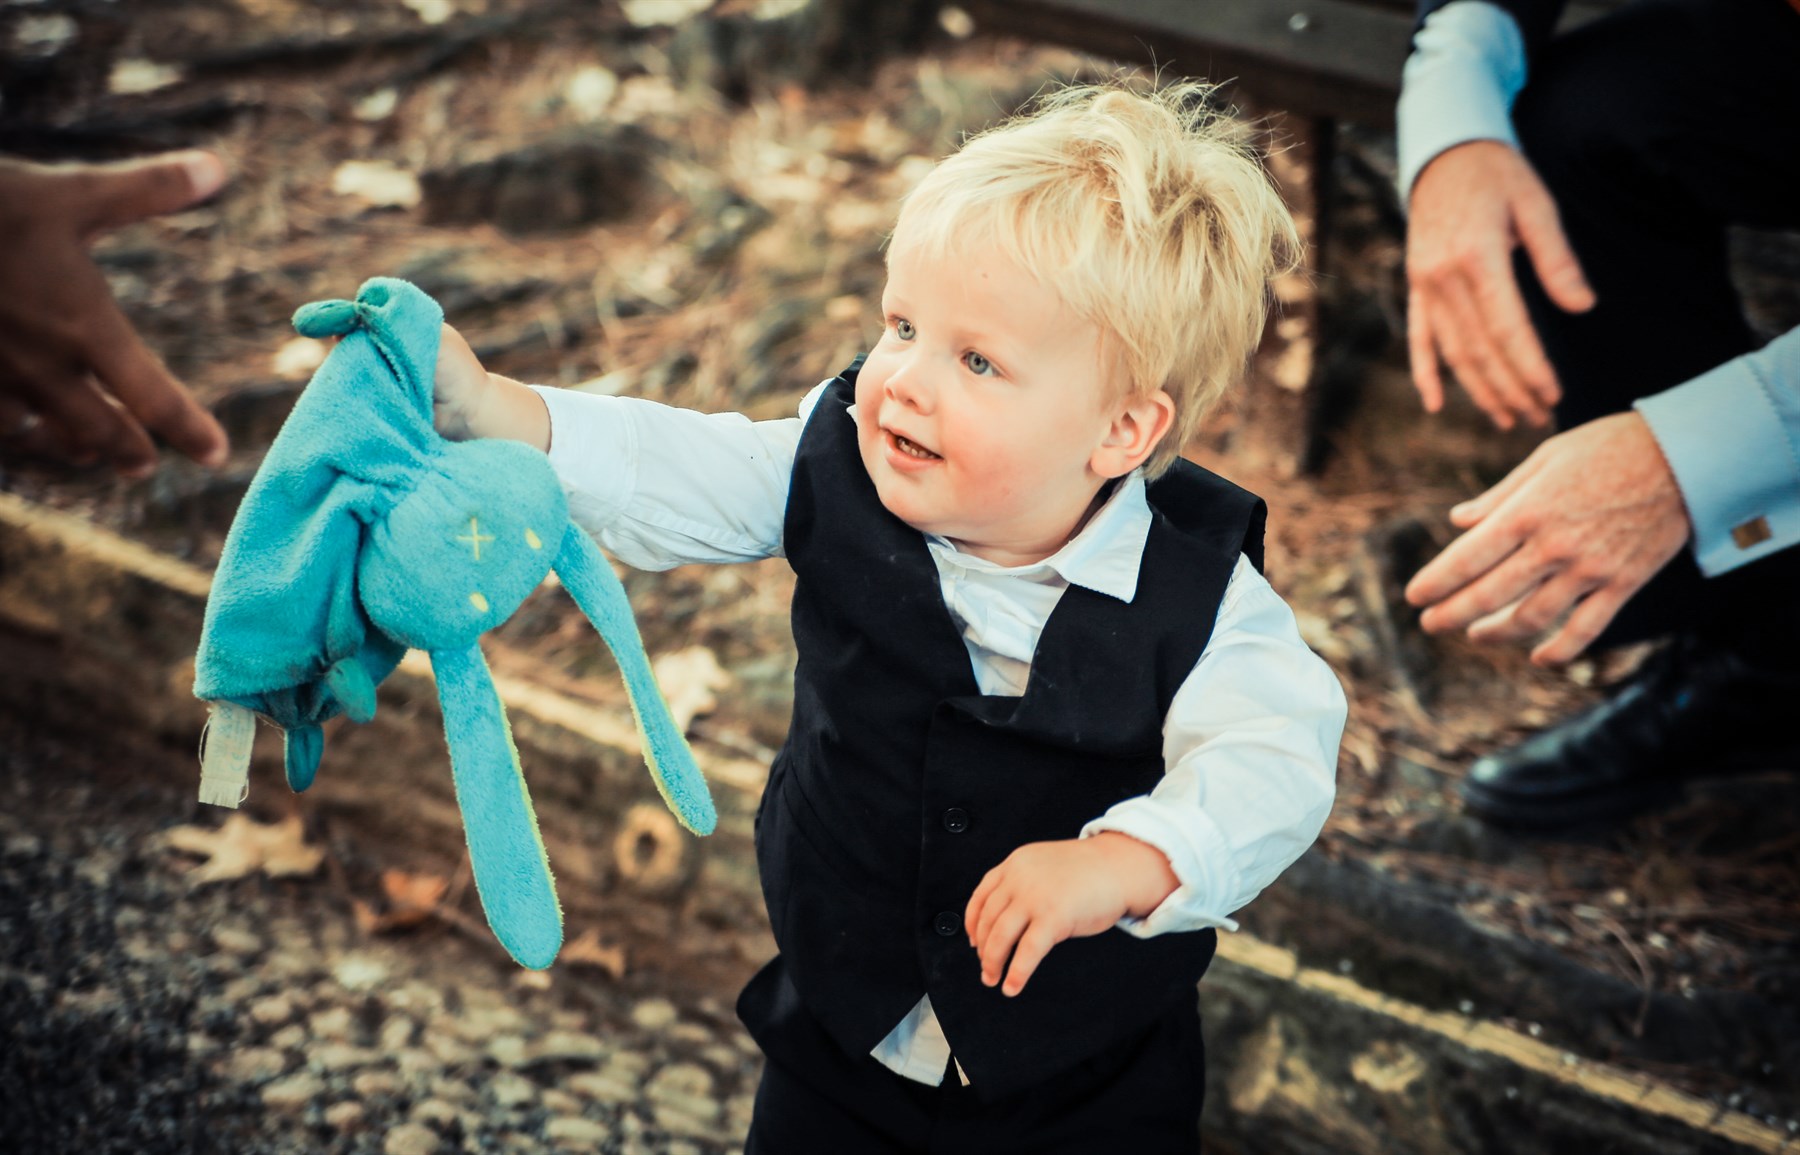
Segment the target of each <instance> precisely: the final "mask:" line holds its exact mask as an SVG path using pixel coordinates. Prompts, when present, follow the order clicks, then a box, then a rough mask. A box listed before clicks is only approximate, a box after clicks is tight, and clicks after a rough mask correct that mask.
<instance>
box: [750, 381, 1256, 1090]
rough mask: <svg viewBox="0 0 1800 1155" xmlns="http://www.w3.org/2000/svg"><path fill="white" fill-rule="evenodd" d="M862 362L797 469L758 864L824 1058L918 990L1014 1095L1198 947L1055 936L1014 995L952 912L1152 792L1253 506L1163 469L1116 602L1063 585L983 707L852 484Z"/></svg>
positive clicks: (923, 552)
mask: <svg viewBox="0 0 1800 1155" xmlns="http://www.w3.org/2000/svg"><path fill="white" fill-rule="evenodd" d="M860 364H861V361H860V360H859V361H858V362H857V363H856V364H855V365H852V366H851V367H850V368H849V369H847V370H846V371H845V372H844V373H843V374H842V375H841V376H840V377H838V378H837V379H836V380H835V381H833V382H832V384H831V385H830V386H829V387H828V388H827V389H826V391H825V393H824V394H823V396H822V397H821V399H820V401H819V404H818V408H817V409H816V410H815V411H814V412H813V414H812V416H811V418H810V420H809V421H808V422H807V425H806V430H805V433H804V434H803V435H802V437H801V439H800V446H799V451H798V455H797V457H796V459H795V463H794V472H793V481H792V486H791V488H790V490H789V496H788V506H787V520H786V528H785V543H786V548H787V555H788V560H789V562H790V563H791V564H792V566H793V568H794V572H795V575H796V577H797V581H796V584H795V587H794V603H793V626H794V639H795V643H796V645H797V648H798V651H799V664H798V666H797V667H796V669H795V674H794V718H793V725H792V727H791V729H790V731H789V734H788V740H787V744H786V745H785V746H784V747H783V749H782V751H781V754H780V755H779V756H778V757H777V758H776V760H775V764H774V766H773V767H772V768H771V770H770V774H769V783H768V787H767V789H766V791H765V793H764V795H763V802H762V805H761V807H760V809H759V811H758V814H757V829H756V850H757V862H758V865H759V866H760V868H761V873H762V883H763V892H764V896H765V898H766V900H767V903H768V908H769V918H770V922H771V923H772V925H773V929H774V932H775V939H776V941H777V943H778V944H779V945H780V948H781V952H782V955H783V959H784V962H785V964H786V966H787V969H788V973H789V974H790V975H791V977H792V980H793V983H794V987H795V989H796V990H797V991H798V992H799V995H800V998H801V1001H802V1003H803V1004H804V1005H805V1006H806V1008H807V1010H808V1011H809V1012H811V1013H812V1015H813V1016H814V1017H816V1018H817V1019H818V1020H819V1021H820V1022H821V1023H822V1024H823V1025H824V1027H825V1029H826V1030H827V1031H828V1032H829V1033H830V1034H831V1036H832V1037H833V1038H834V1039H835V1040H836V1041H837V1043H838V1044H839V1045H840V1046H842V1047H843V1048H844V1049H845V1050H846V1051H847V1052H848V1053H850V1054H852V1055H861V1054H866V1053H868V1052H869V1051H870V1050H872V1049H873V1048H874V1047H875V1045H876V1044H877V1043H879V1042H880V1041H881V1040H882V1039H883V1038H884V1037H886V1035H887V1034H888V1032H889V1031H891V1030H892V1029H893V1028H894V1025H895V1024H896V1023H898V1022H899V1021H900V1020H901V1019H902V1018H903V1017H904V1016H905V1015H906V1014H907V1012H909V1011H910V1010H912V1008H913V1006H914V1005H915V1004H917V1003H918V1001H919V998H920V997H921V996H922V995H924V994H926V993H927V992H929V993H930V995H931V1003H932V1007H933V1008H934V1009H935V1011H936V1012H937V1015H938V1018H939V1020H940V1021H941V1022H942V1024H943V1026H944V1031H945V1034H946V1035H947V1036H948V1038H949V1040H950V1045H951V1048H952V1050H953V1052H954V1053H955V1055H956V1057H957V1060H958V1061H959V1062H960V1063H961V1064H962V1067H963V1070H964V1071H966V1072H967V1073H968V1076H969V1079H970V1082H971V1083H972V1084H973V1085H974V1086H975V1087H976V1088H977V1089H979V1090H981V1091H982V1092H983V1093H984V1095H1000V1094H1006V1093H1009V1092H1010V1091H1013V1090H1017V1089H1021V1088H1024V1087H1026V1086H1029V1085H1031V1084H1033V1083H1037V1082H1039V1081H1041V1080H1042V1079H1044V1078H1047V1077H1048V1076H1050V1075H1053V1074H1055V1073H1057V1072H1058V1071H1060V1070H1062V1069H1064V1068H1066V1067H1069V1066H1071V1065H1073V1064H1074V1063H1076V1062H1078V1061H1080V1060H1081V1059H1083V1058H1086V1057H1088V1056H1090V1055H1093V1054H1096V1053H1098V1052H1099V1051H1101V1050H1104V1049H1105V1048H1106V1047H1108V1046H1109V1045H1112V1044H1114V1043H1119V1042H1122V1041H1124V1040H1126V1039H1128V1038H1129V1037H1131V1036H1132V1035H1134V1034H1136V1033H1139V1032H1141V1031H1143V1030H1145V1029H1147V1028H1148V1027H1149V1025H1150V1024H1151V1023H1152V1021H1153V1020H1154V1019H1155V1018H1156V1017H1157V1016H1158V1015H1159V1014H1161V1013H1163V1012H1165V1011H1166V1010H1168V1009H1169V1008H1171V1007H1172V1006H1174V1005H1175V1004H1176V1003H1178V1002H1179V1001H1181V1000H1188V1006H1189V1007H1191V1006H1192V1002H1191V1000H1192V999H1193V998H1194V986H1195V983H1196V982H1198V981H1199V979H1200V976H1201V975H1202V974H1203V973H1205V971H1206V967H1207V964H1208V963H1209V962H1210V961H1211V959H1212V953H1213V948H1214V945H1215V942H1216V938H1215V935H1214V934H1213V932H1211V931H1203V932H1197V933H1184V934H1168V935H1162V936H1159V937H1157V938H1153V939H1147V940H1146V939H1136V938H1133V937H1131V936H1130V935H1127V934H1125V933H1124V932H1123V931H1120V930H1117V929H1113V930H1109V931H1106V932H1105V933H1103V934H1100V935H1095V936H1093V937H1089V938H1079V939H1071V940H1068V941H1066V942H1063V943H1059V944H1058V945H1057V946H1056V947H1055V948H1053V949H1052V950H1051V951H1050V954H1049V955H1048V956H1047V957H1046V958H1045V959H1044V962H1043V964H1042V965H1041V966H1040V967H1039V969H1038V971H1037V973H1036V974H1035V975H1034V976H1033V977H1032V979H1031V981H1030V983H1029V984H1028V985H1027V986H1026V988H1025V990H1024V991H1023V992H1021V993H1020V994H1019V995H1018V996H1017V997H1016V998H1011V999H1008V998H1006V997H1004V996H1003V995H1001V994H1000V993H999V990H998V988H992V989H990V988H988V987H984V986H983V985H982V984H981V979H980V970H979V965H978V962H977V958H976V954H975V951H974V950H973V949H972V948H971V947H970V946H969V943H968V939H967V936H966V935H965V934H964V932H963V920H962V915H963V910H964V908H965V907H966V906H967V904H968V901H969V897H970V895H971V894H973V893H974V890H975V887H976V885H977V883H979V882H980V881H981V878H982V876H983V875H984V874H986V873H987V871H988V870H990V869H992V868H993V867H994V866H996V865H998V864H999V863H1000V861H1001V860H1002V859H1004V858H1005V857H1006V856H1007V855H1008V854H1009V853H1011V852H1012V851H1013V850H1014V849H1016V848H1018V847H1019V846H1022V845H1024V844H1025V843H1028V842H1037V841H1044V840H1051V839H1064V838H1073V837H1074V836H1075V835H1076V834H1077V833H1079V831H1080V830H1081V827H1082V826H1083V825H1084V824H1085V823H1087V822H1088V821H1089V820H1090V819H1092V818H1095V817H1097V816H1098V815H1100V814H1101V813H1103V812H1104V811H1106V809H1107V808H1108V807H1110V806H1112V805H1113V804H1114V803H1116V802H1119V801H1121V800H1123V799H1126V798H1130V797H1133V796H1135V795H1139V794H1144V793H1146V792H1148V791H1149V790H1150V789H1151V788H1152V787H1153V786H1155V785H1156V783H1157V781H1158V780H1159V779H1160V778H1161V776H1162V772H1163V763H1162V722H1163V718H1164V716H1165V715H1166V714H1167V712H1168V708H1169V703H1170V701H1171V700H1172V699H1173V697H1174V695H1175V692H1176V690H1177V689H1179V688H1180V686H1181V684H1182V682H1183V681H1184V680H1185V679H1186V678H1187V675H1188V674H1189V673H1190V672H1191V671H1192V670H1193V668H1194V664H1195V663H1196V662H1197V661H1198V660H1199V657H1200V654H1201V651H1202V650H1204V649H1205V647H1206V642H1207V639H1208V638H1209V637H1210V636H1211V633H1212V626H1213V621H1214V618H1215V617H1216V616H1217V614H1218V607H1219V601H1220V599H1221V598H1222V597H1223V595H1224V592H1225V586H1226V583H1227V581H1228V580H1229V579H1230V577H1231V571H1232V568H1233V566H1234V565H1235V563H1236V560H1237V557H1238V554H1239V553H1244V554H1247V555H1248V556H1249V557H1250V558H1251V560H1252V561H1253V562H1255V563H1256V564H1257V565H1258V566H1260V565H1261V560H1262V528H1263V518H1264V510H1263V505H1262V502H1261V501H1260V500H1259V499H1258V498H1256V497H1255V496H1253V495H1252V494H1249V493H1247V492H1245V491H1244V490H1241V489H1239V488H1238V487H1237V486H1235V485H1232V484H1231V483H1230V482H1227V481H1225V480H1223V479H1222V478H1219V477H1217V476H1215V475H1213V474H1211V473H1208V472H1206V471H1205V470H1203V469H1200V468H1199V467H1197V466H1194V465H1191V464H1189V463H1187V462H1181V463H1178V464H1177V466H1176V467H1175V468H1174V469H1172V470H1170V471H1169V473H1167V474H1165V475H1164V476H1163V477H1162V478H1160V479H1158V481H1157V482H1156V483H1155V484H1153V485H1152V486H1151V487H1150V490H1149V494H1150V502H1151V507H1152V509H1153V511H1154V513H1155V518H1154V524H1153V527H1152V529H1151V531H1150V536H1149V541H1148V543H1147V545H1146V547H1145V551H1144V559H1143V563H1142V568H1141V573H1140V575H1139V579H1138V591H1137V595H1136V597H1135V598H1134V599H1133V601H1132V602H1131V603H1130V604H1126V603H1123V602H1120V601H1118V600H1117V599H1114V598H1111V597H1108V596H1106V595H1104V594H1099V593H1095V592H1093V591H1091V590H1087V589H1084V588H1082V587H1080V586H1071V587H1069V589H1068V590H1067V591H1066V592H1065V593H1064V594H1063V596H1062V599H1061V600H1060V601H1059V602H1058V603H1057V607H1056V609H1055V611H1054V613H1052V614H1051V616H1050V619H1049V621H1048V622H1047V623H1046V625H1045V627H1044V632H1043V634H1042V636H1041V638H1040V640H1039V643H1038V648H1037V652H1036V654H1035V655H1034V657H1033V661H1032V667H1031V676H1030V681H1029V684H1028V686H1027V688H1026V692H1025V694H1024V696H1023V697H1018V698H1014V697H997V696H987V695H983V694H982V693H981V692H980V690H979V689H978V687H977V686H976V683H975V675H974V671H973V670H972V669H971V666H970V661H969V653H968V650H967V649H966V648H965V646H964V644H963V640H962V636H961V634H960V633H959V632H958V630H957V628H956V625H955V624H954V622H953V621H952V620H951V617H950V614H949V611H948V609H947V608H946V607H945V605H944V600H943V596H942V594H941V592H940V590H939V585H938V575H937V569H936V566H935V565H934V564H933V563H932V560H931V557H930V554H929V553H928V551H927V549H926V545H925V539H924V537H923V536H922V535H921V534H920V533H919V532H918V531H917V530H914V529H912V528H910V527H909V526H907V525H906V524H905V523H904V522H902V521H900V520H899V519H898V518H896V517H894V516H893V515H892V514H890V513H889V512H888V511H887V510H886V509H885V508H884V507H883V506H882V505H881V502H880V500H879V499H878V497H877V496H876V492H875V486H874V483H873V482H871V481H870V479H869V476H868V474H867V472H865V471H864V469H863V465H862V459H861V456H860V454H859V452H858V449H857V443H856V429H855V424H854V422H853V421H852V420H851V418H850V417H849V416H847V415H846V413H845V410H846V408H847V407H848V406H849V405H850V404H851V403H852V402H853V401H854V399H855V393H854V382H855V376H856V370H857V369H858V368H859V367H860Z"/></svg>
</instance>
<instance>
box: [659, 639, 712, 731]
mask: <svg viewBox="0 0 1800 1155" xmlns="http://www.w3.org/2000/svg"><path fill="white" fill-rule="evenodd" d="M652 669H653V670H654V672H655V674H656V684H657V685H658V686H659V687H660V688H661V689H662V692H663V697H664V698H667V699H668V701H669V713H670V714H673V715H674V716H675V725H676V726H678V727H679V728H680V729H681V730H683V731H684V732H685V731H686V730H687V728H688V726H689V725H690V724H692V722H693V721H694V717H695V716H696V715H698V714H708V713H711V712H712V711H713V710H716V709H718V707H719V700H718V699H717V698H716V697H714V696H713V691H714V690H723V689H724V688H725V687H727V686H729V685H731V675H730V674H728V673H726V672H725V667H723V666H721V665H719V659H718V658H717V657H716V656H715V655H714V654H713V652H712V651H711V650H709V649H707V648H706V647H705V646H689V647H688V648H687V649H685V650H676V651H675V652H674V653H671V654H664V655H663V656H662V657H660V658H658V659H656V661H655V663H653V665H652Z"/></svg>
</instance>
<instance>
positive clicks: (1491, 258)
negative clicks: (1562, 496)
mask: <svg viewBox="0 0 1800 1155" xmlns="http://www.w3.org/2000/svg"><path fill="white" fill-rule="evenodd" d="M1520 244H1523V245H1524V246H1525V251H1526V252H1527V253H1528V254H1529V255H1530V257H1531V263H1532V267H1533V268H1535V269H1536V270H1537V274H1538V279H1539V281H1541V282H1542V283H1543V286H1544V290H1545V292H1547V293H1548V294H1549V295H1550V299H1551V300H1552V301H1554V302H1556V304H1557V305H1558V306H1560V307H1561V308H1563V309H1566V310H1568V311H1570V312H1573V313H1579V312H1585V311H1586V310H1588V309H1591V308H1593V307H1594V291H1593V290H1592V289H1591V288H1589V287H1588V283H1587V280H1586V278H1584V277H1583V276H1582V273H1581V265H1580V264H1579V263H1578V262H1577V261H1576V259H1575V254H1574V253H1573V252H1572V251H1570V249H1569V242H1568V239H1567V238H1566V237H1564V236H1563V231H1562V222H1561V220H1560V218H1559V217H1558V215H1557V211H1556V202H1555V201H1553V200H1552V199H1551V198H1550V193H1549V190H1547V189H1546V188H1545V187H1544V184H1543V182H1542V181H1541V180H1539V179H1538V175H1537V173H1536V172H1535V171H1534V170H1533V169H1532V167H1531V165H1530V163H1529V162H1527V161H1526V159H1525V158H1524V157H1523V156H1521V155H1519V153H1518V151H1517V150H1515V149H1513V148H1512V147H1511V146H1509V145H1506V144H1502V143H1500V142H1499V141H1492V140H1477V141H1470V142H1469V143H1467V144H1460V145H1457V146H1456V147H1455V148H1451V149H1447V150H1445V151H1444V152H1443V153H1441V154H1439V155H1438V156H1437V157H1436V158H1434V159H1433V160H1432V161H1431V163H1430V164H1428V165H1426V166H1425V169H1424V171H1423V172H1421V173H1420V174H1419V178H1418V180H1417V181H1415V182H1414V183H1413V188H1412V196H1411V199H1410V204H1409V208H1408V223H1407V229H1406V280H1407V285H1408V288H1409V290H1410V291H1409V294H1408V297H1407V310H1406V314H1407V323H1406V327H1407V341H1408V345H1409V346H1410V348H1411V351H1412V373H1413V384H1414V385H1416V386H1417V387H1418V390H1419V396H1420V398H1421V399H1422V400H1423V401H1424V403H1425V408H1426V410H1427V411H1428V412H1431V413H1436V412H1437V411H1438V410H1439V409H1441V408H1443V404H1444V383H1443V377H1442V375H1441V373H1440V371H1439V369H1438V356H1439V354H1440V353H1441V354H1442V355H1443V359H1444V361H1445V362H1447V363H1448V364H1449V366H1450V368H1451V369H1452V370H1454V371H1455V373H1456V379H1457V380H1458V381H1460V382H1462V386H1463V388H1464V389H1466V390H1468V393H1469V396H1470V398H1472V399H1473V400H1474V402H1475V404H1476V405H1478V406H1480V408H1481V410H1482V412H1484V413H1486V414H1487V415H1488V416H1489V417H1490V418H1492V419H1493V421H1494V424H1495V425H1498V426H1499V427H1500V428H1502V429H1511V428H1512V427H1513V423H1514V421H1515V419H1517V418H1523V419H1524V420H1526V421H1528V422H1530V423H1531V424H1532V425H1536V426H1542V425H1544V424H1545V423H1546V422H1548V421H1549V418H1550V407H1551V406H1553V405H1555V404H1556V402H1557V401H1558V400H1559V399H1560V398H1561V396H1562V393H1561V389H1560V387H1559V386H1558V384H1557V381H1556V373H1555V371H1554V370H1553V369H1551V367H1550V362H1549V360H1548V359H1546V358H1545V356H1544V347H1543V345H1542V344H1541V343H1540V342H1539V341H1538V338H1537V333H1536V332H1535V331H1534V330H1533V329H1532V327H1531V319H1530V317H1529V316H1527V314H1526V312H1525V302H1524V299H1523V298H1521V297H1520V296H1519V285H1518V282H1517V280H1516V279H1515V278H1514V277H1513V267H1512V250H1513V248H1514V247H1515V246H1517V245H1520Z"/></svg>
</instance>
